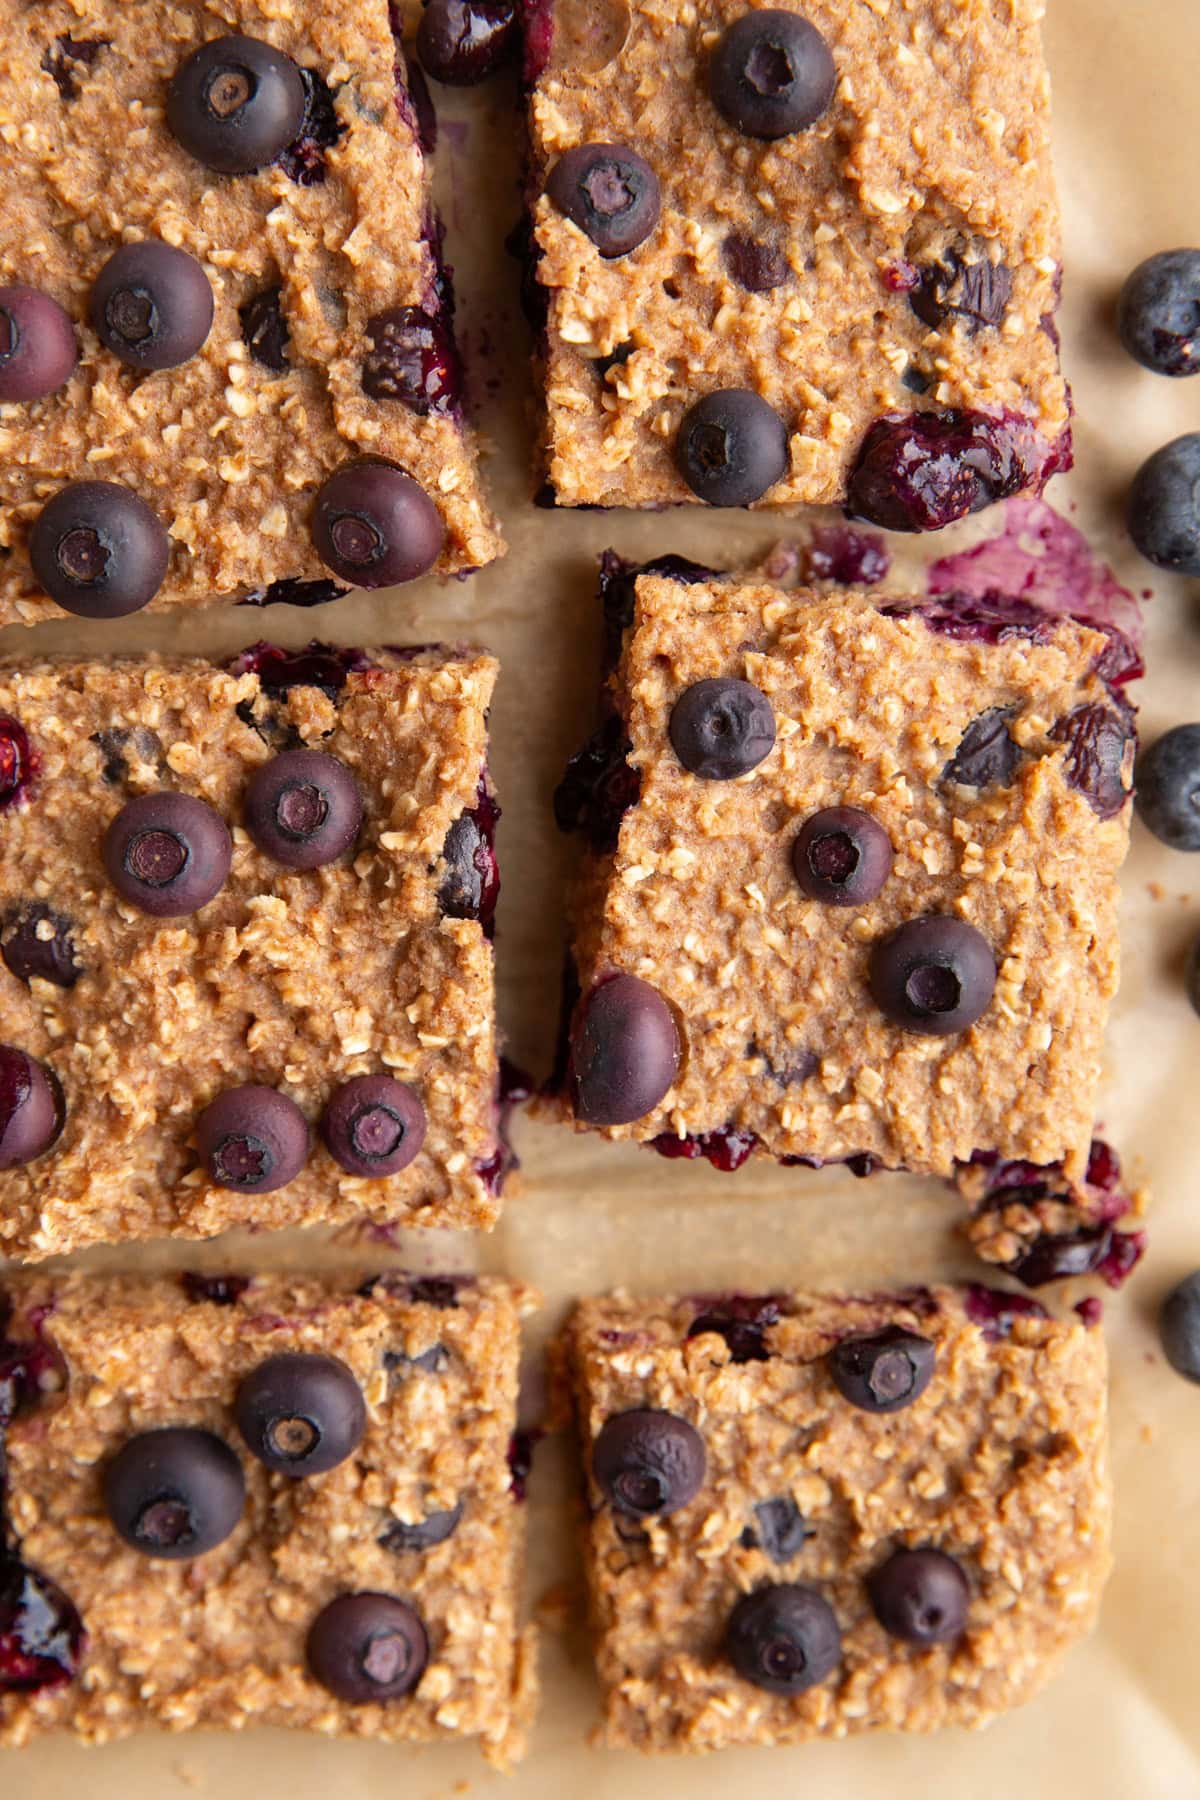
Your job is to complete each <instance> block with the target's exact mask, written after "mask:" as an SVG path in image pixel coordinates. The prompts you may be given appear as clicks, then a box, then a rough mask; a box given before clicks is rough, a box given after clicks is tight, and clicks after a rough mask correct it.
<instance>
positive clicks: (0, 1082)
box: [0, 1044, 63, 1169]
mask: <svg viewBox="0 0 1200 1800" xmlns="http://www.w3.org/2000/svg"><path fill="white" fill-rule="evenodd" d="M62 1124H63V1105H62V1096H61V1093H60V1090H59V1087H58V1082H57V1080H56V1078H55V1076H54V1075H52V1074H51V1072H50V1071H49V1069H47V1068H46V1067H45V1065H44V1064H43V1063H40V1062H38V1061H37V1060H36V1059H35V1058H34V1057H32V1056H27V1055H26V1053H25V1051H24V1050H18V1049H17V1048H16V1046H15V1045H13V1044H0V1169H17V1168H20V1167H22V1166H23V1165H24V1164H25V1163H30V1162H33V1161H34V1159H35V1158H36V1157H39V1156H41V1155H42V1153H43V1151H45V1150H48V1149H49V1148H50V1146H51V1144H52V1143H53V1142H54V1140H55V1138H56V1137H57V1136H58V1134H59V1132H60V1131H61V1130H62Z"/></svg>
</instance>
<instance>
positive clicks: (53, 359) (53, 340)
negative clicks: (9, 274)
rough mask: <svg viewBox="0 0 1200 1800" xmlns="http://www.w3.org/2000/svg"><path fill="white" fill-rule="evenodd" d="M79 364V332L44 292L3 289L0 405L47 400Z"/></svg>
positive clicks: (0, 289)
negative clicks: (3, 403) (76, 331)
mask: <svg viewBox="0 0 1200 1800" xmlns="http://www.w3.org/2000/svg"><path fill="white" fill-rule="evenodd" d="M78 360H79V344H78V342H77V340H76V337H75V327H74V325H73V324H72V323H71V320H70V319H69V317H68V316H67V314H66V313H65V312H64V311H63V309H62V307H61V306H60V305H59V304H58V301H57V300H52V299H51V298H50V296H49V294H44V293H42V291H41V289H40V288H34V287H25V286H23V285H21V284H14V285H13V286H11V287H0V402H7V403H11V402H12V401H28V400H44V399H45V398H46V396H47V394H56V393H57V392H58V390H59V388H60V387H62V386H63V385H64V383H65V382H67V381H69V380H70V378H71V374H72V372H73V371H74V368H75V364H76V363H77V362H78Z"/></svg>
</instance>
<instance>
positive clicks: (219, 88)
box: [167, 36, 307, 175]
mask: <svg viewBox="0 0 1200 1800" xmlns="http://www.w3.org/2000/svg"><path fill="white" fill-rule="evenodd" d="M306 110H307V92H306V89H305V85H304V79H303V76H302V75H301V73H300V70H299V69H298V68H297V67H296V64H295V63H294V62H293V61H292V59H291V57H290V56H285V55H284V54H283V52H282V51H280V50H276V49H274V48H273V47H272V46H271V45H270V44H264V43H263V42H261V40H260V39H258V38H250V37H237V36H230V37H219V38H213V39H211V40H210V42H209V43H207V44H201V46H200V48H199V49H198V50H193V51H192V53H191V55H190V56H189V57H187V58H185V60H184V61H183V62H182V63H181V64H180V65H179V68H178V69H177V70H176V71H175V74H174V75H173V77H172V79H171V84H170V86H169V87H168V89H167V124H168V126H169V128H170V130H171V133H172V135H173V136H174V138H175V140H176V142H177V143H180V144H182V145H183V148H184V149H185V150H186V151H187V152H188V154H189V156H194V157H195V158H196V161H197V162H201V163H203V164H204V166H205V168H206V169H215V170H216V171H217V173H218V174H221V175H248V174H249V173H250V171H251V170H252V169H261V168H262V167H263V166H264V165H265V164H266V163H269V162H274V160H275V158H276V157H277V156H279V155H281V154H282V152H283V151H284V150H286V149H287V148H288V146H289V144H291V143H292V142H293V141H294V140H295V139H296V138H298V137H299V135H300V131H301V128H302V127H303V125H304V115H305V112H306Z"/></svg>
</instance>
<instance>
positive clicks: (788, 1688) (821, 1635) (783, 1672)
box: [725, 1583, 842, 1694]
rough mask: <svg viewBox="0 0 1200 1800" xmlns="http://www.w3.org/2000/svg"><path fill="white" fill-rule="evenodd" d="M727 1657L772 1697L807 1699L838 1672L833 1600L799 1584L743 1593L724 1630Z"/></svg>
mask: <svg viewBox="0 0 1200 1800" xmlns="http://www.w3.org/2000/svg"><path fill="white" fill-rule="evenodd" d="M725 1654H726V1656H727V1657H728V1658H729V1660H730V1662H731V1663H732V1664H733V1666H734V1668H735V1669H736V1670H737V1672H738V1674H739V1675H740V1676H741V1677H742V1679H743V1681H751V1682H753V1683H754V1686H755V1687H760V1688H764V1689H765V1690H766V1692H767V1693H768V1694H802V1693H804V1691H805V1690H806V1689H807V1688H811V1687H816V1685H817V1684H818V1682H821V1681H824V1680H825V1678H826V1676H827V1675H831V1674H832V1673H833V1671H834V1669H836V1667H837V1665H838V1663H839V1662H840V1661H841V1656H842V1634H841V1632H840V1630H839V1629H838V1622H837V1619H836V1618H835V1617H834V1612H833V1608H832V1607H831V1606H830V1604H829V1602H828V1600H826V1599H824V1598H823V1597H822V1595H820V1594H818V1593H817V1591H816V1589H815V1588H810V1587H801V1586H800V1585H799V1583H783V1584H781V1585H779V1586H778V1587H763V1588H756V1589H755V1591H754V1592H753V1593H752V1594H743V1595H742V1597H741V1599H740V1600H739V1601H738V1603H737V1605H736V1606H735V1607H734V1609H733V1611H732V1612H731V1613H730V1615H729V1623H728V1624H727V1625H726V1627H725Z"/></svg>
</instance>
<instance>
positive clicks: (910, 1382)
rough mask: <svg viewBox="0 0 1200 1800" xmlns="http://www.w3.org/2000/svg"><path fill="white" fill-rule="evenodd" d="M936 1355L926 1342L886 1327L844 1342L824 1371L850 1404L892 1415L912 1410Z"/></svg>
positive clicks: (897, 1328)
mask: <svg viewBox="0 0 1200 1800" xmlns="http://www.w3.org/2000/svg"><path fill="white" fill-rule="evenodd" d="M935 1361H936V1351H935V1350H934V1346H933V1344H932V1343H931V1342H930V1340H929V1339H928V1338H924V1337H919V1336H918V1335H917V1334H916V1332H913V1331H905V1330H904V1329H903V1327H902V1326H899V1325H888V1326H886V1327H885V1328H884V1329H883V1330H882V1331H877V1332H875V1333H874V1334H873V1335H872V1336H870V1337H851V1338H843V1339H842V1341H841V1343H840V1344H835V1345H834V1347H833V1349H832V1350H831V1351H830V1352H829V1373H830V1374H831V1375H832V1376H833V1379H834V1382H835V1384H836V1386H837V1388H838V1390H839V1392H840V1393H842V1394H843V1395H844V1396H845V1397H846V1399H847V1400H849V1401H850V1403H851V1405H852V1406H858V1407H861V1408H862V1410H863V1411H864V1412H873V1413H893V1412H899V1411H901V1409H902V1408H903V1407H906V1406H911V1405H912V1403H913V1401H914V1400H917V1399H919V1398H920V1396H921V1395H922V1394H923V1393H924V1392H925V1389H926V1388H927V1387H928V1386H929V1383H930V1381H931V1380H932V1378H933V1370H934V1363H935Z"/></svg>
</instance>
